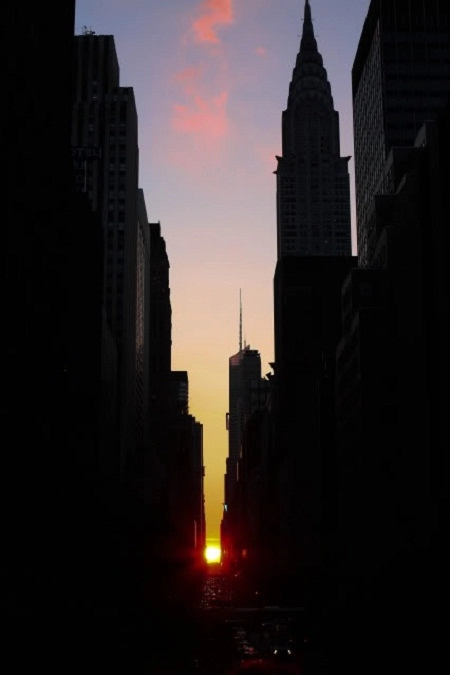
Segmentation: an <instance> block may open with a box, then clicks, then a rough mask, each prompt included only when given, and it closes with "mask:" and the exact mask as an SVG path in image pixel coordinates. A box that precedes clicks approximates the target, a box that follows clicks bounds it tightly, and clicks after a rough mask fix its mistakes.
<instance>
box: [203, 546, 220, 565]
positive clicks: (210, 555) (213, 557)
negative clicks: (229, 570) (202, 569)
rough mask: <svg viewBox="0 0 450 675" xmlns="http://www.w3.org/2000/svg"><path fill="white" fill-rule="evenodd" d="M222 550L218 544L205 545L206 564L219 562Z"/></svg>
mask: <svg viewBox="0 0 450 675" xmlns="http://www.w3.org/2000/svg"><path fill="white" fill-rule="evenodd" d="M221 553H222V551H221V550H220V546H207V547H206V549H205V558H206V562H207V563H208V564H212V563H218V562H220V557H221Z"/></svg>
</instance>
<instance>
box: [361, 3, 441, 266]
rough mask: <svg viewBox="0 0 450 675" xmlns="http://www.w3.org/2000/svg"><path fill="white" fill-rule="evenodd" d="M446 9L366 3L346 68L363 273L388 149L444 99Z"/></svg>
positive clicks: (387, 182) (373, 240)
mask: <svg viewBox="0 0 450 675" xmlns="http://www.w3.org/2000/svg"><path fill="white" fill-rule="evenodd" d="M449 14H450V10H449V5H448V3H444V2H439V1H438V0H395V1H393V0H372V2H371V3H370V6H369V10H368V13H367V17H366V20H365V22H364V26H363V30H362V33H361V37H360V40H359V44H358V49H357V52H356V56H355V59H354V63H353V69H352V90H353V126H354V147H355V190H356V217H357V242H358V257H359V263H360V265H361V266H363V267H367V266H370V265H371V263H372V256H373V254H374V251H375V248H376V244H377V240H378V237H379V235H380V231H379V228H378V227H377V225H376V217H375V210H374V201H373V198H374V195H376V194H392V192H393V180H392V175H390V174H389V172H387V171H386V170H385V167H386V159H387V157H388V154H389V152H390V150H391V149H392V148H395V147H405V146H406V147H408V146H409V147H411V146H412V145H414V141H415V138H416V135H417V133H418V131H419V129H420V127H421V126H422V124H423V123H424V122H425V121H426V120H429V119H434V118H435V117H436V113H437V112H438V111H439V110H441V109H442V108H443V107H444V105H445V103H446V101H447V100H448V97H449V95H450V19H449Z"/></svg>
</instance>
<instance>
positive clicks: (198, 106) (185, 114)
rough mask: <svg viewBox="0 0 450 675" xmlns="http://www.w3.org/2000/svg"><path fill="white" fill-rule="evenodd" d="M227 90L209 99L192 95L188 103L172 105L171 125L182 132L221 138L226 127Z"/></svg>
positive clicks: (225, 131)
mask: <svg viewBox="0 0 450 675" xmlns="http://www.w3.org/2000/svg"><path fill="white" fill-rule="evenodd" d="M227 100H228V94H227V92H222V93H221V94H219V95H218V96H215V97H213V98H211V99H209V100H208V99H205V98H202V97H201V96H198V95H196V96H193V97H192V100H191V101H190V103H189V105H179V104H178V105H174V106H173V110H174V116H173V119H172V126H173V128H174V129H175V130H176V131H179V132H181V133H184V134H200V135H202V136H206V137H208V138H221V137H222V136H225V134H226V133H227V129H228V121H227V114H226V112H227V110H226V107H227Z"/></svg>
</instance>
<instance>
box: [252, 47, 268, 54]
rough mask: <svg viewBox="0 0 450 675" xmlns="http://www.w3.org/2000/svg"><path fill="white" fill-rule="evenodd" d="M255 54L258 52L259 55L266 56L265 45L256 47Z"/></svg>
mask: <svg viewBox="0 0 450 675" xmlns="http://www.w3.org/2000/svg"><path fill="white" fill-rule="evenodd" d="M255 54H258V56H265V55H266V54H267V50H266V48H265V47H257V48H256V49H255Z"/></svg>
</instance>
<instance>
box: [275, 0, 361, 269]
mask: <svg viewBox="0 0 450 675" xmlns="http://www.w3.org/2000/svg"><path fill="white" fill-rule="evenodd" d="M349 159H350V157H341V156H340V142H339V113H338V112H337V111H336V110H334V104H333V98H332V95H331V87H330V84H329V82H328V79H327V71H326V70H325V68H324V67H323V61H322V56H321V55H320V53H319V51H318V49H317V42H316V39H315V37H314V29H313V24H312V19H311V7H310V4H309V2H308V0H306V2H305V13H304V23H303V34H302V38H301V43H300V51H299V53H298V55H297V61H296V64H295V68H294V70H293V74H292V81H291V83H290V86H289V96H288V103H287V108H286V110H284V112H283V114H282V156H281V157H277V160H278V168H277V170H276V171H275V173H276V175H277V256H278V260H279V259H280V258H282V257H285V256H349V255H351V248H352V246H351V221H350V182H349V174H348V161H349Z"/></svg>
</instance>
